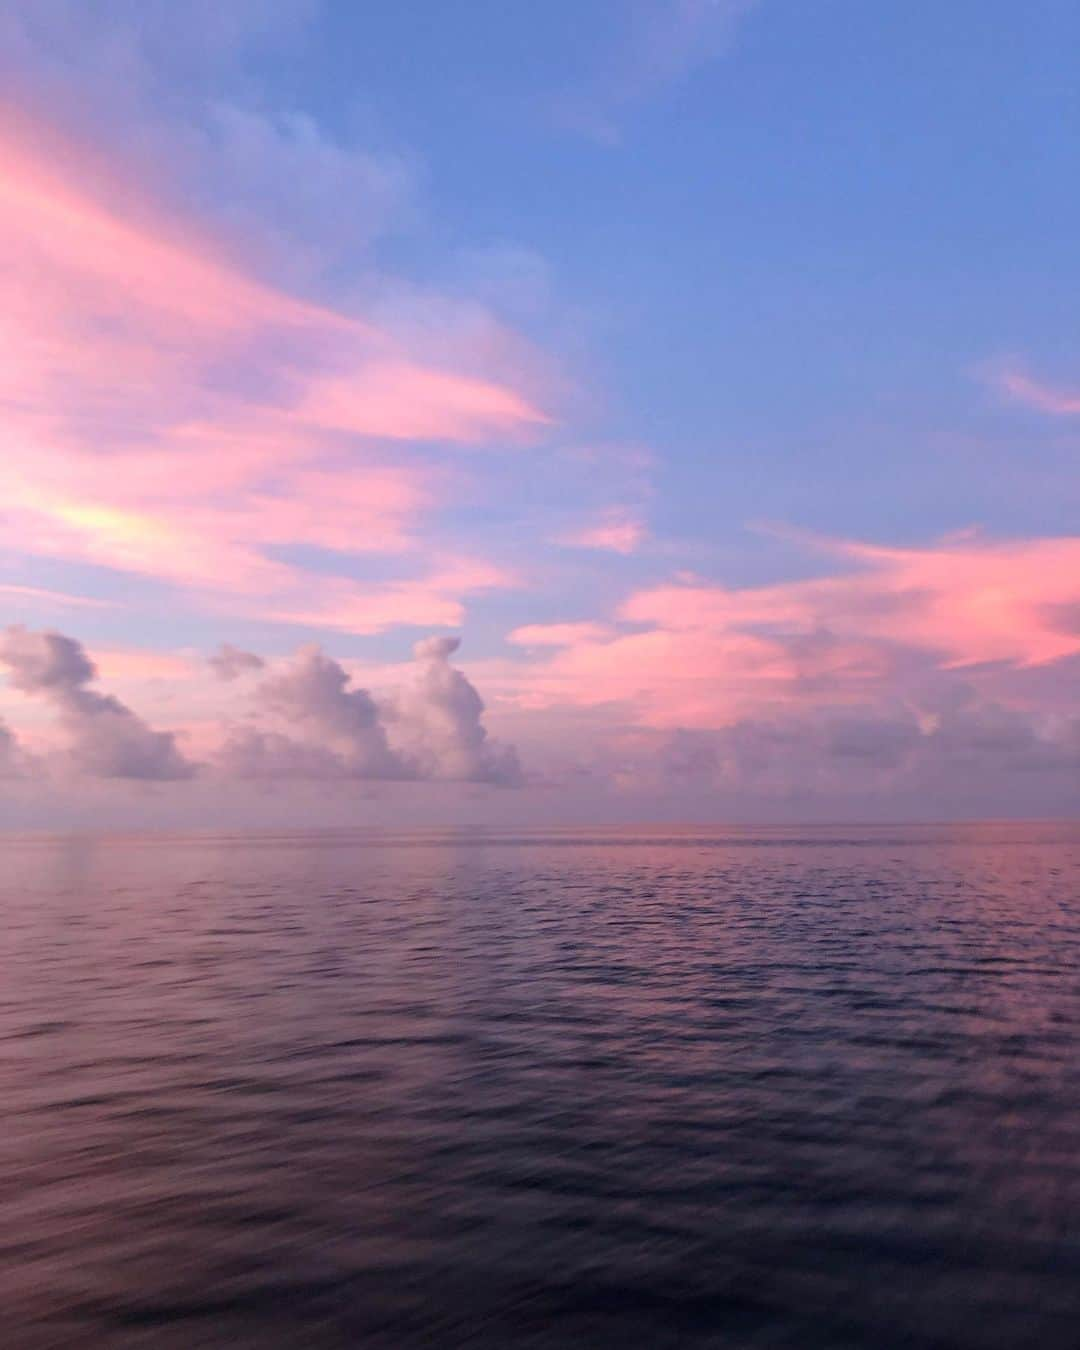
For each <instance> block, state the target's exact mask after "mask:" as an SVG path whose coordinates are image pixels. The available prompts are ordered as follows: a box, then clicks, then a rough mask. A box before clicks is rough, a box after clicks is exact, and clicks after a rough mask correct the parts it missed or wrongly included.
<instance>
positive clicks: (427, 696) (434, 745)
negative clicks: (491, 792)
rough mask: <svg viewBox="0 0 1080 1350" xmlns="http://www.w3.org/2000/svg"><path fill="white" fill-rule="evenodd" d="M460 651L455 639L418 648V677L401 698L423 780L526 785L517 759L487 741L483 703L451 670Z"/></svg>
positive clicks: (425, 642) (508, 750)
mask: <svg viewBox="0 0 1080 1350" xmlns="http://www.w3.org/2000/svg"><path fill="white" fill-rule="evenodd" d="M458 645H459V639H457V638H450V637H433V638H426V639H424V640H423V641H422V642H418V643H417V644H416V646H415V648H414V649H413V650H414V654H415V657H416V664H417V670H416V676H415V678H414V681H413V683H412V684H410V685H408V686H407V687H406V688H405V689H404V690H402V691H401V692H400V693H399V695H398V697H397V700H396V702H395V705H394V707H395V711H396V715H397V717H399V718H400V719H401V721H402V723H403V725H404V729H405V736H406V738H407V742H408V743H409V744H410V745H411V747H412V755H413V758H414V760H415V762H416V763H417V765H418V766H419V771H420V774H421V776H422V777H425V778H434V779H450V780H457V781H461V782H468V783H496V784H500V785H501V786H504V787H514V786H516V785H517V784H519V783H520V782H521V779H522V773H521V765H520V764H519V762H518V757H517V753H516V751H515V750H514V749H513V747H512V746H502V745H497V744H495V743H494V742H492V741H491V740H490V739H489V738H488V734H487V731H486V730H485V728H484V724H483V714H484V702H483V700H482V699H481V697H480V695H479V694H478V693H477V692H476V690H475V689H474V688H473V686H472V684H471V683H470V682H469V681H468V680H467V679H466V677H465V676H464V675H463V674H462V672H461V671H460V670H455V668H454V667H453V666H452V665H451V664H450V658H451V656H452V655H453V654H454V652H455V651H457V649H458Z"/></svg>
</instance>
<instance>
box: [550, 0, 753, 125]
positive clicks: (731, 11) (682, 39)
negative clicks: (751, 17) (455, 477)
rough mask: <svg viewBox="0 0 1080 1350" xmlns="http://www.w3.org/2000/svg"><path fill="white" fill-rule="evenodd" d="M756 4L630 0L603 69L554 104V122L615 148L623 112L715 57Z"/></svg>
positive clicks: (743, 0)
mask: <svg viewBox="0 0 1080 1350" xmlns="http://www.w3.org/2000/svg"><path fill="white" fill-rule="evenodd" d="M758 2H759V0H630V3H628V4H627V5H626V6H625V15H626V18H625V27H624V28H623V29H622V31H621V32H620V33H619V34H618V35H616V36H615V38H614V41H613V43H612V47H611V51H610V55H609V57H608V60H607V64H606V66H605V68H604V69H602V70H600V71H598V72H597V74H596V76H595V79H594V81H593V83H592V85H591V86H590V87H588V88H585V89H579V90H575V91H572V92H569V93H566V94H564V95H563V96H562V97H561V98H560V99H559V100H558V102H557V104H556V114H557V117H558V120H559V121H560V122H562V123H563V125H565V126H567V127H569V128H572V129H574V130H577V131H580V132H581V133H583V134H585V135H587V136H590V137H592V138H593V139H594V140H596V141H598V142H600V143H601V144H605V143H606V144H617V143H618V141H619V140H620V136H621V132H620V123H621V120H622V118H623V117H625V115H626V113H627V110H628V109H629V108H631V107H632V106H633V105H634V104H636V103H640V102H643V101H644V100H646V99H649V98H654V97H656V96H658V95H659V94H661V93H662V92H663V91H664V90H665V89H667V88H668V87H670V86H671V85H673V84H675V83H677V82H678V81H679V80H681V79H684V78H685V77H686V76H687V75H689V74H690V73H691V72H692V71H693V70H695V69H696V68H697V67H699V66H702V65H705V64H707V63H708V62H709V61H712V60H715V59H716V57H718V56H720V55H721V54H722V53H723V52H724V51H726V50H727V48H728V45H729V44H730V42H731V40H732V37H733V35H734V33H735V29H736V27H737V25H738V22H739V20H740V19H741V18H743V16H744V15H746V14H747V13H749V11H750V10H751V9H753V8H754V7H755V6H756V4H757V3H758Z"/></svg>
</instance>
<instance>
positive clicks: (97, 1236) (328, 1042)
mask: <svg viewBox="0 0 1080 1350" xmlns="http://www.w3.org/2000/svg"><path fill="white" fill-rule="evenodd" d="M0 850H2V865H3V873H2V875H3V880H2V882H0V922H2V930H0V931H2V933H3V937H2V942H3V947H2V952H3V978H2V985H0V1037H2V1040H0V1056H2V1057H0V1108H2V1110H3V1116H4V1119H3V1129H2V1131H0V1319H3V1321H4V1324H5V1330H4V1332H3V1334H2V1335H0V1343H2V1344H3V1345H4V1347H5V1348H6V1350H40V1348H41V1347H52V1346H56V1347H65V1350H66V1348H67V1347H82V1346H88V1347H109V1348H110V1350H111V1348H112V1347H117V1348H118V1350H128V1348H129V1347H155V1350H157V1347H165V1348H167V1350H172V1347H184V1350H188V1347H218V1346H227V1347H233V1348H237V1350H241V1348H243V1347H269V1348H270V1350H277V1348H278V1347H303V1348H304V1350H309V1348H310V1350H321V1348H322V1347H346V1346H348V1347H351V1346H361V1347H376V1348H382V1347H387V1348H389V1347H393V1350H411V1348H412V1347H453V1346H477V1347H493V1348H494V1347H498V1348H500V1350H501V1348H502V1347H517V1346H524V1347H607V1346H619V1347H627V1346H645V1347H661V1348H662V1347H668V1346H692V1347H696V1346H721V1347H723V1346H733V1347H738V1346H754V1347H757V1346H765V1347H777V1346H783V1347H799V1350H812V1348H813V1347H818V1346H840V1347H843V1346H873V1347H897V1346H913V1347H915V1346H918V1347H922V1346H926V1347H931V1346H933V1347H972V1348H973V1350H974V1348H976V1347H980V1348H981V1347H1009V1348H1010V1350H1012V1347H1023V1346H1032V1347H1039V1348H1040V1350H1056V1348H1057V1347H1068V1348H1069V1350H1075V1347H1077V1346H1078V1345H1080V828H1077V827H1063V826H1033V825H1025V826H1010V827H1000V826H989V825H987V826H966V827H951V828H941V829H910V828H906V829H896V830H881V829H875V830H849V831H843V830H816V831H812V832H798V831H787V832H783V831H756V832H742V833H739V832H728V833H712V834H707V833H700V832H698V833H695V832H693V831H669V832H664V833H656V834H653V835H651V836H648V837H646V836H633V835H602V836H593V837H589V836H585V835H562V836H547V837H544V838H541V837H528V836H521V837H516V838H510V837H504V838H498V837H497V838H490V837H489V838H483V837H480V836H468V835H458V836H453V837H449V836H442V837H438V836H433V835H429V836H413V837H398V838H396V839H391V838H385V837H384V838H381V839H380V838H368V839H363V838H358V837H345V836H340V835H339V836H327V837H322V838H319V837H313V836H307V837H303V836H296V837H276V838H260V839H256V840H252V839H241V838H235V837H233V838H227V837H219V838H207V837H203V838H179V837H176V838H158V839H150V838H143V839H120V838H110V839H88V838H68V839H40V838H39V839H25V838H24V839H10V838H9V839H7V840H6V841H4V842H2V844H0Z"/></svg>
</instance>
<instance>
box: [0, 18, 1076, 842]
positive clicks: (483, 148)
mask: <svg viewBox="0 0 1080 1350" xmlns="http://www.w3.org/2000/svg"><path fill="white" fill-rule="evenodd" d="M1078 44H1080V11H1078V10H1077V8H1076V6H1075V5H1072V4H1067V3H1064V0H1036V3H1033V4H1030V5H1027V6H1017V5H1016V4H1015V3H1004V2H1003V0H956V3H953V4H950V5H948V6H941V5H940V4H937V3H930V0H915V2H914V3H911V4H907V5H903V6H879V5H866V4H865V3H861V2H860V0H824V2H823V3H822V4H820V5H814V6H794V5H790V4H782V3H780V0H572V2H571V0H553V2H552V3H550V4H547V5H544V6H524V5H522V6H518V5H505V4H498V3H495V0H466V2H465V3H463V4H460V5H452V6H450V5H444V4H437V3H435V2H434V0H418V2H417V3H411V4H389V3H385V4H384V3H379V2H378V0H376V2H375V3H372V4H368V5H364V6H355V5H346V4H338V3H332V2H331V0H323V2H322V3H320V2H319V0H233V3H230V4H229V5H226V6H222V5H218V4H212V3H210V0H190V2H189V3H187V4H185V5H182V6H178V5H174V4H172V3H165V0H100V3H98V4H95V5H93V6H88V5H86V4H85V3H79V2H78V0H11V3H8V4H7V5H6V6H4V7H3V9H2V10H0V79H2V89H3V94H2V96H0V167H2V174H0V271H2V274H3V287H4V296H5V304H4V306H3V311H2V313H0V337H2V347H0V350H2V351H3V353H4V355H3V358H2V360H0V418H2V421H3V433H4V435H3V445H4V447H5V449H4V454H3V457H2V463H0V475H2V487H3V492H2V493H0V513H2V523H3V531H2V534H0V606H2V612H0V811H2V815H0V823H6V824H9V825H14V826H16V827H23V826H33V827H37V826H50V825H54V824H55V825H58V826H64V827H67V826H70V825H72V824H80V823H85V824H90V825H155V826H167V825H170V824H176V825H183V826H187V825H191V826H197V825H213V824H219V823H225V824H236V825H243V824H252V825H258V824H272V825H275V826H277V825H282V824H311V823H315V824H335V825H338V824H352V823H355V824H368V823H371V824H396V823H403V824H410V825H411V824H425V823H444V822H445V823H462V822H466V823H471V822H481V823H492V824H514V825H528V824H532V823H535V824H541V825H546V824H551V823H589V822H592V821H596V822H609V821H610V822H619V821H637V820H650V819H652V820H658V819H683V820H696V821H709V820H738V821H754V820H763V821H789V820H790V821H801V820H837V819H873V820H885V819H892V818H895V819H909V818H956V817H976V816H1047V815H1074V814H1076V813H1077V811H1078V810H1080V695H1078V675H1080V535H1078V534H1077V533H1076V521H1077V519H1078V518H1080V471H1078V469H1077V445H1078V431H1080V339H1078V338H1077V336H1076V325H1075V317H1074V314H1073V309H1074V305H1073V303H1072V296H1073V295H1074V294H1075V290H1076V282H1077V281H1078V280H1080V277H1078V276H1077V273H1078V272H1080V264H1078V263H1077V261H1076V257H1075V238H1076V235H1077V230H1078V228H1080V193H1078V192H1077V189H1076V185H1075V184H1076V174H1075V145H1076V143H1077V138H1078V135H1080V103H1078V101H1077V99H1076V95H1075V69H1074V62H1075V51H1076V50H1077V46H1078Z"/></svg>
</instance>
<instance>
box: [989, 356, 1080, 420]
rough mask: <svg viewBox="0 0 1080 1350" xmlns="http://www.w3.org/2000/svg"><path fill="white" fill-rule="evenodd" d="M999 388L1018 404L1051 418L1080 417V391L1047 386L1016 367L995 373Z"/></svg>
mask: <svg viewBox="0 0 1080 1350" xmlns="http://www.w3.org/2000/svg"><path fill="white" fill-rule="evenodd" d="M994 379H995V382H996V384H997V386H998V388H999V389H1000V390H1001V391H1002V392H1003V393H1004V394H1006V395H1007V396H1008V397H1009V398H1011V399H1013V400H1014V401H1015V402H1017V403H1023V404H1026V405H1027V406H1028V407H1029V408H1034V409H1035V410H1036V411H1038V412H1042V413H1046V414H1048V415H1049V416H1051V417H1076V416H1080V390H1077V389H1062V388H1059V387H1056V386H1054V385H1050V384H1045V383H1043V382H1042V381H1040V380H1036V379H1035V378H1034V377H1033V376H1031V375H1028V374H1027V373H1026V372H1025V371H1023V370H1020V369H1017V368H1015V367H1005V368H1003V369H1000V370H998V371H996V372H994Z"/></svg>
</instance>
